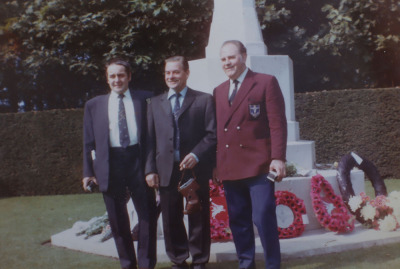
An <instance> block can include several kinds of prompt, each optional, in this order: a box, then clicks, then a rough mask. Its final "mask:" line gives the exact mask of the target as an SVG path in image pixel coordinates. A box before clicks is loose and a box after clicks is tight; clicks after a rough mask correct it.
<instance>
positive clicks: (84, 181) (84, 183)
mask: <svg viewBox="0 0 400 269" xmlns="http://www.w3.org/2000/svg"><path fill="white" fill-rule="evenodd" d="M90 182H93V183H94V184H96V185H98V184H97V180H96V178H95V177H84V178H83V179H82V186H83V189H84V190H85V191H91V190H89V189H88V186H89V183H90Z"/></svg>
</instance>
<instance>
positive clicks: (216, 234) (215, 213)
mask: <svg viewBox="0 0 400 269" xmlns="http://www.w3.org/2000/svg"><path fill="white" fill-rule="evenodd" d="M209 183H210V184H209V186H210V236H211V239H212V240H214V241H224V240H231V239H232V232H231V229H230V228H229V217H228V209H227V205H226V199H225V192H224V189H223V188H222V186H220V185H219V186H217V185H215V184H214V183H213V182H212V180H210V181H209Z"/></svg>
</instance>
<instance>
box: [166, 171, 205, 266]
mask: <svg viewBox="0 0 400 269" xmlns="http://www.w3.org/2000/svg"><path fill="white" fill-rule="evenodd" d="M187 174H188V175H189V173H187ZM180 178H181V172H180V171H179V167H178V165H177V164H176V165H175V166H174V169H173V172H172V177H171V181H170V184H169V186H168V187H160V202H161V212H162V218H163V229H164V241H165V248H166V252H167V255H168V257H169V258H170V260H171V261H172V262H173V263H175V264H183V263H184V262H185V261H186V259H187V258H188V257H189V252H190V254H191V256H192V263H193V264H204V263H207V262H208V260H209V257H210V244H211V239H210V207H209V206H210V202H209V190H208V179H204V181H203V182H202V181H201V179H200V178H197V180H198V182H199V184H200V189H199V190H198V192H197V193H198V195H199V198H200V199H201V205H202V210H201V211H200V212H197V213H194V214H190V215H188V222H189V227H188V231H189V235H187V233H186V229H185V224H184V222H183V216H184V214H183V207H184V202H183V201H184V198H183V196H182V195H181V194H180V193H179V192H178V183H179V180H180Z"/></svg>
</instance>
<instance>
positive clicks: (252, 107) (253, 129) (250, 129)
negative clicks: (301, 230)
mask: <svg viewBox="0 0 400 269" xmlns="http://www.w3.org/2000/svg"><path fill="white" fill-rule="evenodd" d="M220 56H221V62H222V68H223V70H224V71H225V73H226V75H227V76H228V77H229V80H228V81H226V82H224V83H222V84H221V85H219V86H218V87H217V88H215V90H214V97H215V101H216V115H217V141H218V146H217V169H216V174H215V181H216V182H221V181H222V182H223V185H224V190H225V195H226V199H227V205H228V215H229V221H230V228H231V230H232V234H233V239H234V242H235V247H236V251H237V255H238V259H239V267H240V268H255V263H254V255H255V243H254V231H253V222H254V224H255V225H256V227H257V230H258V234H259V236H260V239H261V242H262V246H263V248H264V256H265V260H266V267H267V268H279V267H280V260H281V257H280V246H279V235H278V228H277V220H276V213H275V208H276V206H275V196H274V182H272V181H270V180H268V179H266V175H267V174H268V173H269V171H274V172H276V174H277V177H276V178H275V181H278V182H279V181H281V180H282V178H283V177H284V176H285V173H286V170H285V159H286V140H287V123H286V116H285V103H284V100H283V96H282V92H281V90H280V87H279V85H278V82H277V80H276V78H275V77H273V76H270V75H266V74H260V73H255V72H252V71H251V70H249V69H248V68H247V67H246V57H247V54H246V48H245V47H244V45H243V44H242V43H241V42H240V41H236V40H230V41H226V42H225V43H224V44H223V45H222V47H221V54H220Z"/></svg>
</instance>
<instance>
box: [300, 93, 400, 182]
mask: <svg viewBox="0 0 400 269" xmlns="http://www.w3.org/2000/svg"><path fill="white" fill-rule="evenodd" d="M295 103H296V118H297V121H299V125H300V137H301V139H304V140H314V141H315V148H316V158H317V163H333V162H335V161H339V160H340V158H341V157H342V156H343V155H345V154H347V153H349V152H351V151H354V152H356V153H358V154H359V155H361V156H363V157H365V158H367V159H369V160H370V161H372V162H373V163H374V164H375V165H376V166H377V168H378V170H379V172H380V174H381V175H382V176H383V177H384V178H388V177H391V178H393V177H394V178H399V177H400V166H399V163H400V89H398V88H393V89H361V90H340V91H339V90H338V91H324V92H315V93H305V94H296V98H295Z"/></svg>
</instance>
